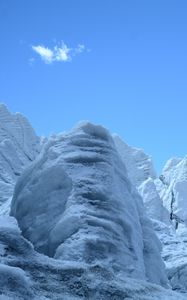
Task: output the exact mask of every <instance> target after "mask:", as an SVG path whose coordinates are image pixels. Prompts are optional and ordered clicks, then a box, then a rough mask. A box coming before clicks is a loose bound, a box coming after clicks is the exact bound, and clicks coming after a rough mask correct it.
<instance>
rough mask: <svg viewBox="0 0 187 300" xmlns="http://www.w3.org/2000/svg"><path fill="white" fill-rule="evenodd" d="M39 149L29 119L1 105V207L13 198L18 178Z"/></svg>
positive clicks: (37, 139)
mask: <svg viewBox="0 0 187 300" xmlns="http://www.w3.org/2000/svg"><path fill="white" fill-rule="evenodd" d="M39 149H40V139H39V138H38V137H37V136H36V134H35V132H34V130H33V128H32V127H31V125H30V124H29V122H28V121H27V119H26V118H25V117H23V116H22V115H21V114H18V113H17V114H11V113H10V112H9V111H8V109H7V108H6V106H5V105H3V104H0V205H2V204H4V203H5V202H6V201H7V200H8V199H9V198H10V197H11V196H12V194H13V190H14V185H15V182H16V179H17V177H18V176H19V175H20V174H21V172H22V171H23V169H24V167H25V166H27V165H28V164H29V163H30V162H31V161H33V160H34V159H35V157H36V156H37V155H38V152H39ZM1 213H2V211H1Z"/></svg>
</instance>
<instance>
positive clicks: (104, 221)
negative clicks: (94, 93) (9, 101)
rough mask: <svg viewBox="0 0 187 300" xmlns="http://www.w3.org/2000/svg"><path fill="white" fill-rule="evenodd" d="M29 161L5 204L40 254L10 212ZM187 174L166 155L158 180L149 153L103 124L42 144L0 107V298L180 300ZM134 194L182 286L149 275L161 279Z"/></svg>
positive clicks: (184, 281)
mask: <svg viewBox="0 0 187 300" xmlns="http://www.w3.org/2000/svg"><path fill="white" fill-rule="evenodd" d="M41 144H43V145H44V149H43V152H42V153H41V155H40V156H39V157H38V159H37V160H36V161H35V162H34V163H32V161H33V160H34V159H35V158H36V157H37V156H38V153H39V151H40V148H41ZM116 150H117V152H118V154H119V155H118V154H117V152H116ZM119 156H120V157H119ZM121 160H122V161H123V163H124V164H123V163H122V162H121ZM30 163H31V165H30V166H29V167H28V168H27V169H26V170H25V172H24V174H23V175H22V177H21V178H20V180H19V183H18V184H17V187H16V191H15V195H14V201H15V200H16V204H15V203H13V206H12V207H13V211H14V213H15V214H18V216H19V219H20V220H21V221H19V223H20V227H21V229H22V230H23V233H24V235H25V236H26V237H27V238H29V239H30V240H31V241H32V242H33V244H34V246H35V249H36V250H38V251H40V252H42V253H39V252H37V251H36V250H34V247H33V245H32V244H31V242H29V241H28V240H27V239H25V238H24V237H23V236H22V232H21V230H20V229H19V227H18V225H17V221H16V219H14V218H13V217H9V216H7V215H8V214H9V210H10V205H11V198H12V194H13V190H14V185H15V182H16V180H17V178H18V177H19V176H20V175H21V173H22V172H23V170H24V168H25V167H26V166H28V165H29V164H30ZM127 177H128V178H129V179H130V180H129V179H128V178H127ZM186 182H187V158H186V157H185V158H183V159H182V158H172V159H171V160H169V161H168V162H167V163H166V166H165V167H164V169H163V172H162V175H161V176H160V177H159V178H157V177H156V173H155V171H154V167H153V163H152V160H151V158H150V156H148V155H147V154H145V153H144V152H143V150H141V149H137V148H133V147H130V146H128V145H127V144H126V143H124V142H123V141H122V140H121V139H120V138H119V137H118V136H116V135H113V136H112V137H111V136H110V134H109V133H108V132H107V131H106V130H105V129H104V128H102V127H100V126H92V125H91V124H84V125H79V126H78V127H77V128H76V129H74V130H73V131H72V132H71V133H69V134H63V135H60V136H55V135H54V136H53V138H51V139H50V141H49V142H48V143H47V139H44V140H43V142H42V139H39V138H38V137H37V136H36V134H35V133H34V130H33V129H32V127H31V125H30V124H29V122H28V121H27V120H26V119H25V118H24V117H23V116H22V115H20V114H15V115H14V114H11V113H10V112H9V111H8V110H7V108H6V106H5V105H0V215H2V214H3V215H4V216H0V300H10V299H11V300H13V299H14V300H17V299H23V300H28V299H34V300H38V299H40V300H47V299H54V300H55V299H59V300H63V299H64V300H76V299H85V300H87V299H93V300H98V299H99V300H100V299H101V300H102V299H103V300H105V299H106V300H108V299H112V300H118V299H119V300H121V299H132V300H151V299H152V300H158V299H163V300H170V299H171V300H175V299H178V300H180V299H181V300H182V299H187V250H186V249H187V224H186V216H187V205H186V199H187V197H186V193H187V192H186V191H187V184H186ZM133 186H134V187H133ZM136 189H137V191H136ZM138 192H139V193H140V194H141V196H142V197H143V201H144V206H145V209H146V212H147V214H148V215H149V216H150V217H151V218H152V224H153V227H154V230H155V232H156V234H157V236H158V237H159V239H160V241H161V242H162V246H163V250H162V257H163V259H164V261H165V264H166V272H167V276H168V279H169V282H170V284H171V286H172V288H173V289H174V290H176V291H179V292H180V294H179V293H173V292H172V291H170V290H166V289H163V288H161V287H160V286H158V285H154V284H150V283H148V282H147V281H146V280H147V279H149V280H150V281H152V282H157V283H159V284H163V285H166V284H167V281H166V279H165V275H164V269H163V264H162V262H161V259H160V254H159V252H160V251H161V247H160V244H159V243H158V240H157V239H156V237H155V235H154V233H153V229H152V226H151V224H150V221H149V220H148V219H147V217H146V215H145V212H144V208H143V206H142V199H141V197H140V196H139V195H138ZM32 197H33V198H32ZM54 200H55V201H54ZM163 205H164V206H163ZM20 212H22V213H20ZM36 212H37V214H36ZM5 215H6V216H5ZM118 216H119V217H118ZM170 218H171V219H170ZM27 222H28V223H27ZM29 226H30V227H29ZM43 253H45V254H47V255H50V256H53V257H54V258H53V257H49V256H46V255H44V254H43ZM85 254H87V255H85ZM135 278H136V279H135ZM140 279H143V281H141V280H140Z"/></svg>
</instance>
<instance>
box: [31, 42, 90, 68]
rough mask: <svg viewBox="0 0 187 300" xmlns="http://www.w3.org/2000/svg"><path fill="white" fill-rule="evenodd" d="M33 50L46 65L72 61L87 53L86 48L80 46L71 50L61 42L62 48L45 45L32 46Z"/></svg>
mask: <svg viewBox="0 0 187 300" xmlns="http://www.w3.org/2000/svg"><path fill="white" fill-rule="evenodd" d="M32 50H33V51H34V52H36V53H37V54H39V55H40V57H41V59H42V60H43V61H44V62H45V63H46V64H51V63H53V62H68V61H71V60H72V58H73V57H74V56H76V55H77V54H80V53H82V52H84V51H86V47H85V45H82V44H79V45H78V46H77V47H75V48H69V47H68V46H67V45H66V44H65V43H64V42H61V45H60V46H58V45H55V46H54V47H53V48H48V47H46V46H43V45H37V46H32Z"/></svg>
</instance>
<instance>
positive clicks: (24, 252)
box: [0, 216, 186, 300]
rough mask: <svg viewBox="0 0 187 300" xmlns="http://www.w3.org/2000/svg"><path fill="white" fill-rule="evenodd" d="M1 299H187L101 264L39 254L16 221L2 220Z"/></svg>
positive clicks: (0, 225) (0, 234)
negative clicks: (69, 261) (22, 233)
mask: <svg viewBox="0 0 187 300" xmlns="http://www.w3.org/2000/svg"><path fill="white" fill-rule="evenodd" d="M1 248H3V249H4V250H3V251H0V299H1V300H31V299H32V300H49V299H52V300H81V299H82V300H88V299H91V300H124V299H128V300H158V299H162V300H185V299H186V297H185V295H184V296H183V295H182V294H181V295H180V294H178V293H174V292H172V291H171V290H167V289H164V288H162V287H160V286H158V285H154V284H150V283H148V282H145V281H142V280H135V279H132V278H129V277H126V276H125V277H122V278H119V277H116V276H115V275H114V273H113V272H111V270H110V269H109V268H105V267H102V266H100V265H99V264H94V265H89V266H88V265H87V266H85V264H82V263H76V264H75V263H73V264H71V263H67V262H66V264H65V262H64V261H62V260H56V259H53V258H49V257H48V256H45V255H43V254H40V253H38V252H36V251H35V250H34V249H33V247H32V245H31V244H30V243H29V242H28V241H27V240H26V239H24V238H23V236H22V235H21V232H20V230H19V228H18V227H17V223H16V220H15V219H14V218H12V217H8V216H4V217H1V218H0V249H1Z"/></svg>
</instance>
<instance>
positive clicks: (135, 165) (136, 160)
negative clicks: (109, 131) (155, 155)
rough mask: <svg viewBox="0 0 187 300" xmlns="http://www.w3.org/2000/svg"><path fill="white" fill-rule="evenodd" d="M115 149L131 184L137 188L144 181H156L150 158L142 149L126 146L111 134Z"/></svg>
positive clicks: (116, 136) (115, 135)
mask: <svg viewBox="0 0 187 300" xmlns="http://www.w3.org/2000/svg"><path fill="white" fill-rule="evenodd" d="M113 139H114V142H115V145H116V148H117V150H118V152H119V154H120V156H121V159H122V161H123V162H124V164H125V166H126V168H127V172H128V177H129V179H130V180H131V182H132V183H133V184H134V185H135V186H136V187H139V186H140V185H141V184H142V183H143V182H144V181H145V180H147V179H149V178H152V179H156V172H155V170H154V166H153V162H152V158H151V157H150V156H149V155H147V154H145V152H144V151H143V150H142V149H138V148H133V147H131V146H129V145H127V144H126V143H125V142H124V141H123V140H122V139H121V138H120V137H119V136H118V135H117V134H113Z"/></svg>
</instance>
